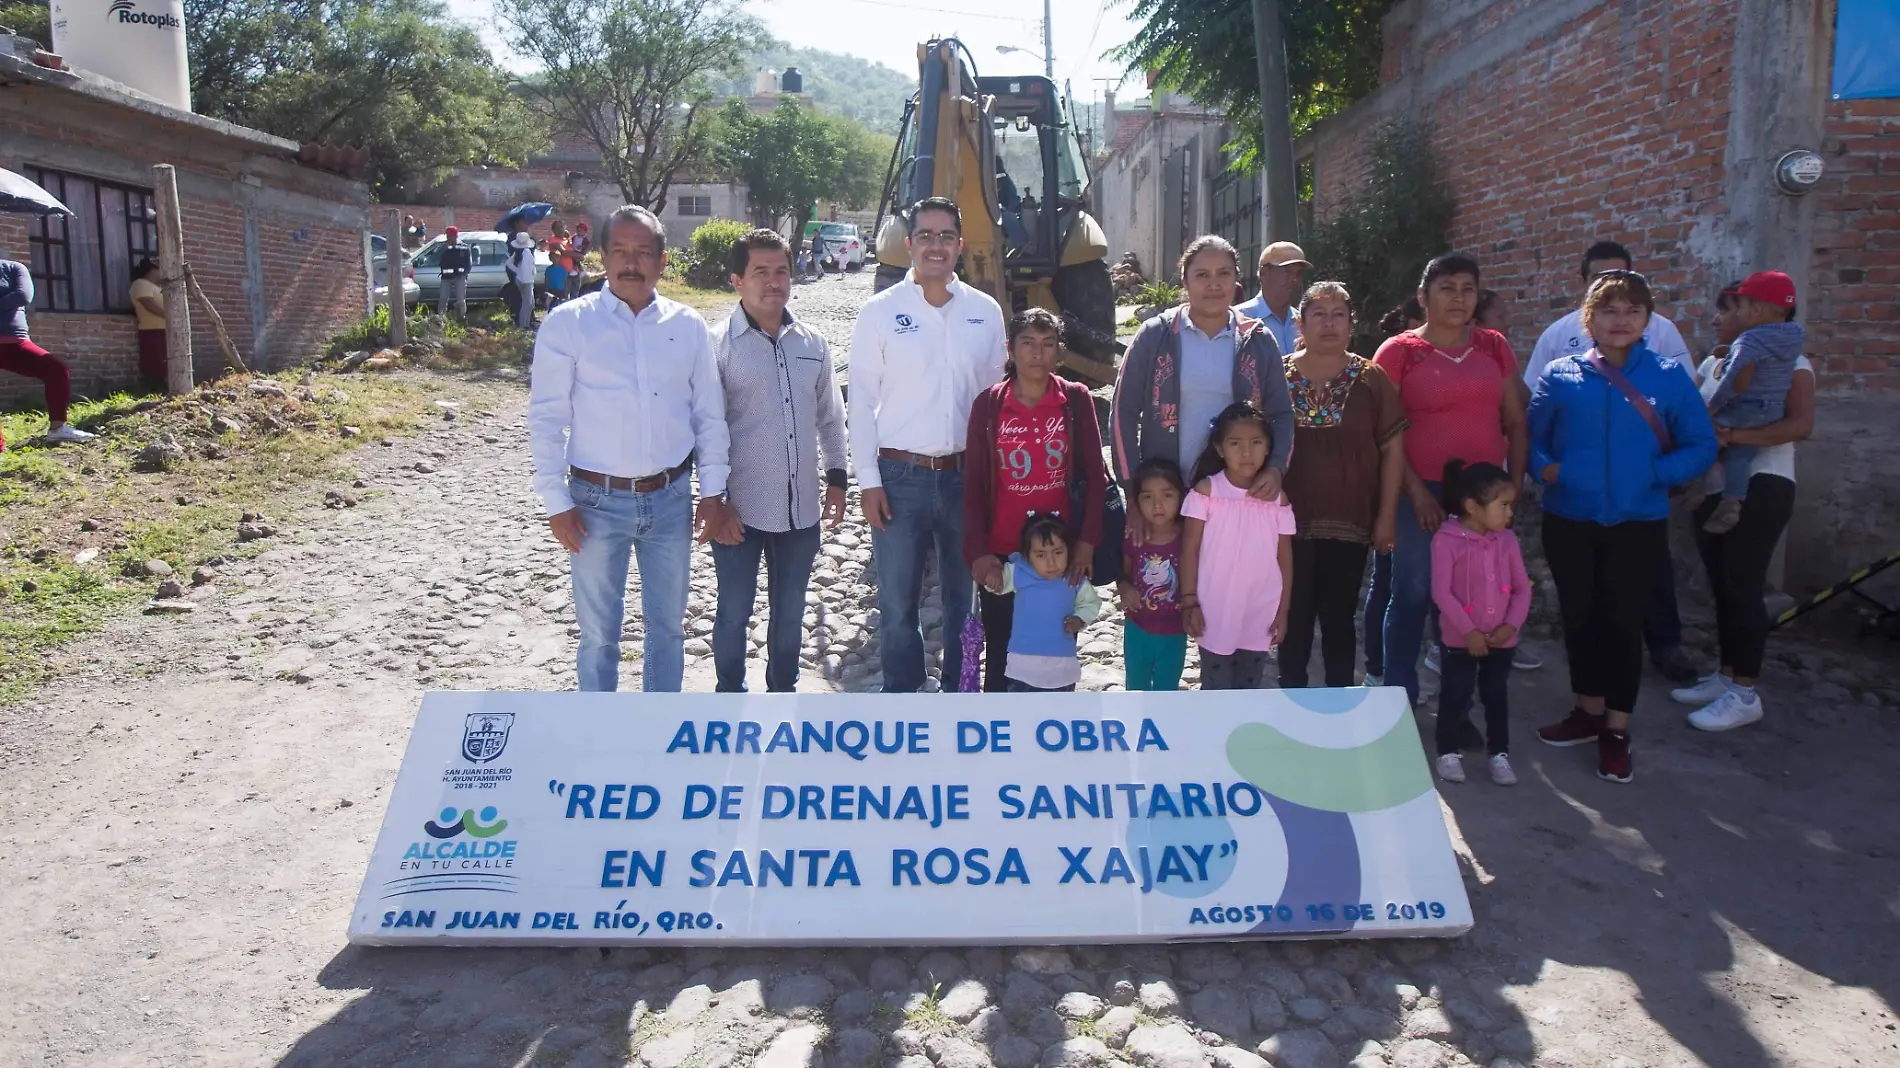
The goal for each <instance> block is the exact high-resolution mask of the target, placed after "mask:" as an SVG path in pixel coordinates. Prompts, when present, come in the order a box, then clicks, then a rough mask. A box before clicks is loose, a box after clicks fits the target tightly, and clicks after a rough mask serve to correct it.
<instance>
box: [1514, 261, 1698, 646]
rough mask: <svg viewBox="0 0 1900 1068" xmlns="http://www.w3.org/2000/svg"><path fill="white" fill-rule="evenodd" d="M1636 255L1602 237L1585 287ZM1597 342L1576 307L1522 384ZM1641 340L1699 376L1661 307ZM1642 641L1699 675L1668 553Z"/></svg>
mask: <svg viewBox="0 0 1900 1068" xmlns="http://www.w3.org/2000/svg"><path fill="white" fill-rule="evenodd" d="M1632 263H1633V261H1632V260H1631V259H1630V250H1629V249H1627V248H1625V247H1623V246H1622V245H1619V244H1617V243H1616V242H1614V241H1599V242H1597V243H1596V244H1594V245H1591V246H1590V248H1589V249H1588V250H1587V251H1586V252H1584V254H1583V286H1584V289H1585V291H1586V292H1587V291H1588V290H1589V288H1590V283H1591V282H1593V281H1595V280H1596V276H1597V275H1599V274H1602V273H1603V272H1605V271H1627V270H1630V269H1631V264H1632ZM1594 344H1595V343H1594V342H1592V341H1591V340H1590V334H1589V332H1588V331H1586V330H1584V328H1583V310H1582V309H1581V308H1578V309H1576V310H1573V311H1572V312H1571V313H1570V314H1568V315H1566V316H1564V317H1563V318H1561V319H1559V320H1557V321H1556V322H1554V323H1552V324H1550V326H1549V327H1547V328H1546V329H1545V330H1544V333H1543V335H1542V336H1540V337H1539V338H1538V339H1537V347H1535V348H1533V349H1532V350H1531V358H1530V359H1529V360H1527V361H1525V364H1524V384H1525V385H1526V386H1528V387H1530V388H1532V389H1535V388H1537V380H1538V379H1540V378H1542V377H1543V376H1544V368H1546V367H1549V366H1550V364H1551V361H1553V360H1558V359H1562V358H1563V357H1565V356H1580V355H1582V354H1583V353H1586V352H1589V351H1590V349H1591V348H1592V346H1593V345H1594ZM1643 344H1644V345H1645V346H1647V347H1648V349H1649V351H1651V352H1653V353H1655V354H1656V355H1658V356H1662V357H1665V358H1667V359H1672V360H1675V361H1676V362H1677V363H1678V364H1680V365H1681V367H1682V370H1683V373H1684V374H1687V375H1688V376H1689V378H1690V379H1691V380H1693V379H1694V378H1695V365H1696V361H1695V360H1694V359H1692V358H1691V357H1690V355H1689V346H1688V344H1687V343H1686V342H1684V341H1683V340H1682V332H1681V331H1679V330H1677V329H1676V324H1675V323H1672V322H1670V321H1669V318H1668V317H1667V316H1665V315H1663V314H1662V313H1661V312H1655V313H1652V314H1651V315H1650V317H1649V326H1648V327H1647V328H1645V329H1644V330H1643ZM1643 644H1644V645H1646V646H1648V647H1649V659H1650V662H1651V663H1653V664H1655V665H1656V670H1658V671H1660V672H1662V674H1663V677H1665V678H1667V679H1669V680H1670V681H1671V682H1676V683H1688V682H1694V681H1695V679H1696V675H1697V672H1696V669H1695V664H1694V663H1692V662H1691V661H1690V660H1689V657H1688V655H1687V654H1685V653H1684V652H1683V651H1682V613H1681V610H1680V609H1679V608H1677V606H1676V568H1675V564H1674V563H1672V562H1671V561H1670V559H1669V557H1668V555H1667V554H1664V556H1663V560H1662V567H1661V568H1660V569H1658V571H1657V573H1656V578H1655V582H1654V583H1653V585H1652V586H1651V588H1650V593H1649V609H1648V610H1647V611H1646V612H1644V613H1643Z"/></svg>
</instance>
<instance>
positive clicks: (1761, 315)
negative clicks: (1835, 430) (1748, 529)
mask: <svg viewBox="0 0 1900 1068" xmlns="http://www.w3.org/2000/svg"><path fill="white" fill-rule="evenodd" d="M1735 296H1736V298H1737V307H1736V309H1735V319H1736V321H1737V322H1738V323H1739V324H1740V325H1741V327H1742V333H1741V336H1740V337H1737V338H1736V339H1735V343H1734V344H1733V345H1730V346H1729V350H1728V351H1729V372H1728V374H1727V375H1726V376H1725V377H1724V378H1723V379H1722V384H1721V386H1720V387H1719V388H1717V389H1716V391H1715V393H1714V394H1713V395H1711V396H1710V397H1709V414H1710V415H1712V416H1714V417H1715V425H1716V426H1717V427H1721V428H1724V429H1728V430H1745V429H1754V428H1756V427H1764V426H1767V425H1768V424H1770V423H1778V422H1780V421H1781V418H1782V416H1784V415H1786V414H1787V408H1788V387H1789V386H1790V385H1793V384H1794V367H1795V361H1797V360H1799V359H1800V358H1801V344H1802V342H1803V340H1804V339H1805V331H1803V330H1802V329H1801V324H1800V323H1797V322H1795V321H1794V307H1795V305H1794V279H1792V278H1790V277H1788V276H1787V275H1785V274H1783V273H1781V272H1780V271H1757V272H1755V273H1754V274H1751V275H1749V276H1748V277H1747V278H1745V279H1743V280H1742V284H1741V285H1739V286H1737V287H1736V289H1735ZM1755 453H1756V447H1755V446H1753V445H1727V446H1724V447H1723V449H1722V457H1721V460H1720V465H1721V467H1722V503H1721V504H1719V505H1717V506H1716V509H1715V511H1714V513H1713V514H1711V515H1710V516H1709V518H1708V521H1707V522H1705V523H1703V524H1702V529H1703V530H1705V531H1708V532H1709V533H1710V534H1727V533H1728V532H1729V531H1731V530H1733V529H1735V524H1736V523H1738V522H1740V521H1741V518H1742V502H1743V501H1744V500H1746V499H1747V498H1748V479H1749V464H1750V463H1751V462H1752V461H1753V460H1754V459H1755Z"/></svg>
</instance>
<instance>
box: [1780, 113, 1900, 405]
mask: <svg viewBox="0 0 1900 1068" xmlns="http://www.w3.org/2000/svg"><path fill="white" fill-rule="evenodd" d="M1822 155H1823V156H1824V157H1825V158H1826V159H1827V173H1826V175H1825V176H1824V177H1823V178H1822V180H1821V185H1820V187H1819V188H1818V189H1816V190H1815V191H1814V192H1812V193H1810V194H1809V195H1810V196H1813V197H1817V198H1818V199H1819V201H1820V203H1819V209H1820V210H1819V212H1818V213H1817V217H1816V222H1815V228H1814V229H1815V234H1814V266H1813V272H1812V273H1811V274H1810V275H1809V277H1808V306H1807V307H1806V308H1803V309H1802V316H1801V318H1802V320H1803V321H1804V322H1805V323H1806V324H1807V327H1808V338H1809V342H1810V343H1809V352H1810V353H1818V354H1819V360H1818V364H1819V366H1818V367H1817V368H1816V371H1817V372H1818V373H1819V375H1820V383H1819V385H1820V388H1822V389H1831V388H1843V387H1849V388H1860V389H1886V390H1892V389H1900V303H1897V301H1900V289H1897V288H1896V286H1900V100H1837V101H1834V102H1833V103H1832V104H1830V105H1829V107H1828V112H1827V139H1826V141H1825V143H1824V145H1823V148H1822Z"/></svg>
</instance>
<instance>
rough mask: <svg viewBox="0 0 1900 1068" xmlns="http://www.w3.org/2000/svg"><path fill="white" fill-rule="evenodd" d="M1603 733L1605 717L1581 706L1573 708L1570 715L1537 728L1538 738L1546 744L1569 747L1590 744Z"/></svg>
mask: <svg viewBox="0 0 1900 1068" xmlns="http://www.w3.org/2000/svg"><path fill="white" fill-rule="evenodd" d="M1602 733H1603V717H1602V716H1593V715H1591V714H1589V713H1588V712H1585V711H1584V710H1583V709H1581V708H1573V709H1571V710H1570V715H1568V716H1565V717H1564V718H1563V719H1561V720H1558V721H1557V722H1556V723H1552V724H1551V725H1549V726H1547V727H1539V728H1537V737H1538V740H1540V741H1542V742H1543V743H1544V744H1545V745H1555V746H1560V747H1564V748H1568V747H1570V746H1573V745H1588V744H1590V743H1591V742H1594V741H1596V740H1597V735H1599V734H1602Z"/></svg>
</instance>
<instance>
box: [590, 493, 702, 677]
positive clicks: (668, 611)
mask: <svg viewBox="0 0 1900 1068" xmlns="http://www.w3.org/2000/svg"><path fill="white" fill-rule="evenodd" d="M568 492H569V493H570V494H572V496H573V498H574V505H575V507H577V508H579V509H580V512H581V521H582V522H583V523H585V524H586V525H587V534H586V536H585V537H584V538H582V539H581V551H580V552H578V553H574V554H573V555H572V556H571V557H570V558H569V559H570V560H571V561H572V564H573V572H574V620H575V622H577V623H579V624H580V628H581V646H580V654H579V656H578V657H577V658H576V662H575V666H574V672H575V675H576V676H577V677H578V678H579V681H580V688H581V690H582V691H592V690H600V691H606V692H612V691H614V690H616V689H618V688H619V686H620V627H621V625H622V624H623V623H624V622H625V620H626V609H627V554H628V552H629V551H631V552H632V553H633V554H634V556H635V557H636V558H637V560H638V563H639V567H640V617H641V619H642V620H643V621H644V622H645V624H646V642H645V646H644V648H645V652H644V654H643V655H644V660H643V662H642V665H641V669H640V688H641V689H642V690H646V691H648V692H662V693H678V692H679V689H680V676H681V675H683V674H684V673H685V671H686V652H685V648H684V646H685V643H686V587H687V581H688V577H689V573H690V571H691V568H692V563H693V482H692V479H690V478H681V479H679V480H678V481H676V482H674V483H672V484H671V485H669V486H667V487H666V488H665V489H659V490H654V491H653V492H652V493H635V492H633V491H632V490H609V489H607V488H606V487H604V486H596V485H594V484H593V483H592V482H582V481H581V480H579V479H571V480H569V482H568Z"/></svg>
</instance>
